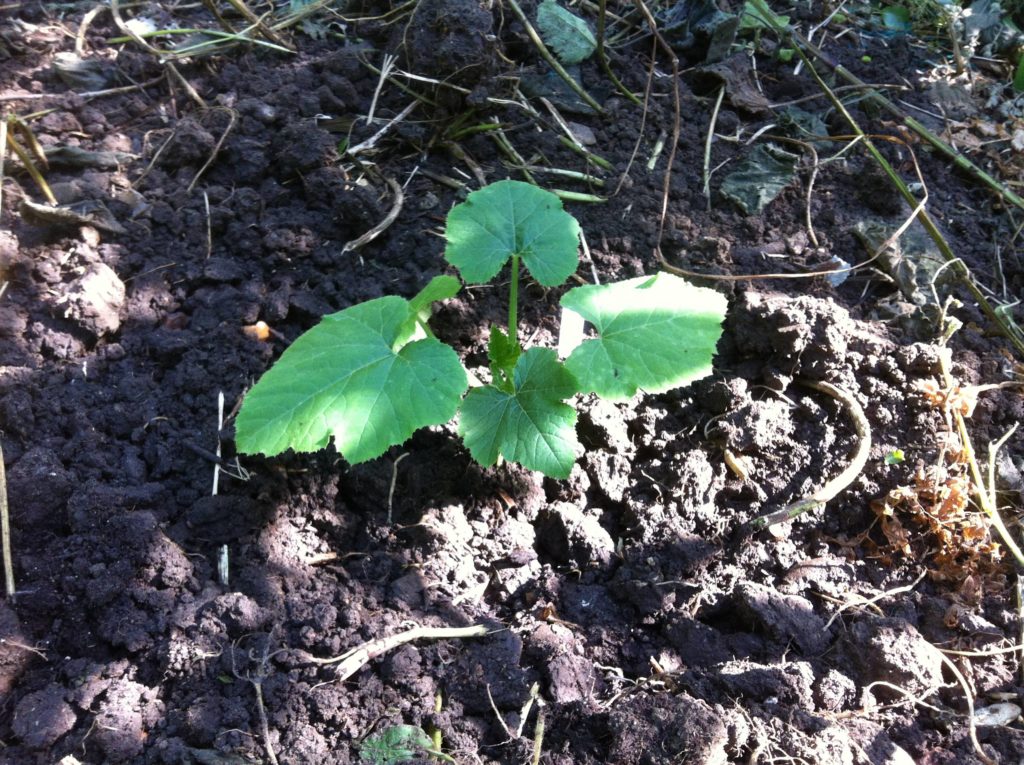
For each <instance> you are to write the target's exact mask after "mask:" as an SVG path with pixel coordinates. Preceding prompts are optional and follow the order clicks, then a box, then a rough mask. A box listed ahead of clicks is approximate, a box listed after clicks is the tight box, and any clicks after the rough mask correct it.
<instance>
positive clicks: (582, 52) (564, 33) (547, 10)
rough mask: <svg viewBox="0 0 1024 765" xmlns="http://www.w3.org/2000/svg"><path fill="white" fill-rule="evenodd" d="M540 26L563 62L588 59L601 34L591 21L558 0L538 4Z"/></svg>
mask: <svg viewBox="0 0 1024 765" xmlns="http://www.w3.org/2000/svg"><path fill="white" fill-rule="evenodd" d="M537 29H539V30H540V36H541V37H542V38H543V39H544V42H545V43H546V44H547V46H548V47H549V48H551V50H553V51H554V52H555V55H556V56H558V58H559V59H561V61H562V63H563V64H578V63H580V62H581V61H585V60H586V59H588V58H590V56H591V55H592V54H593V52H594V51H595V50H596V49H597V38H596V37H594V33H593V32H592V31H591V30H590V26H589V25H588V24H587V22H585V21H584V20H583V19H581V18H580V17H579V16H577V15H576V14H574V13H570V12H569V11H567V10H566V9H565V8H563V7H562V6H560V5H559V4H558V3H556V2H554V0H544V1H543V2H542V3H541V4H540V5H539V6H537Z"/></svg>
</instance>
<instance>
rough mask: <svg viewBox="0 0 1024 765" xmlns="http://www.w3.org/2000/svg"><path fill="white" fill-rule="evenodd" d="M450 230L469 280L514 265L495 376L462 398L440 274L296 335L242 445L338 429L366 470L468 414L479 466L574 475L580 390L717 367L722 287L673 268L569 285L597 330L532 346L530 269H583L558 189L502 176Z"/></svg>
mask: <svg viewBox="0 0 1024 765" xmlns="http://www.w3.org/2000/svg"><path fill="white" fill-rule="evenodd" d="M445 233H446V238H447V247H446V249H445V258H446V260H447V261H448V262H449V263H450V264H451V265H453V266H454V267H455V268H456V269H457V270H458V271H459V274H460V276H461V277H462V280H463V281H465V282H466V283H469V284H484V283H488V282H490V281H492V280H494V279H495V278H496V277H497V276H498V274H499V273H501V271H502V270H503V269H504V268H505V267H506V265H507V266H508V268H509V272H510V277H511V278H510V281H509V300H508V323H507V326H506V328H505V329H504V330H502V329H501V328H499V327H492V328H491V334H490V340H489V342H488V356H489V362H490V378H491V380H490V382H489V383H488V384H486V385H481V386H478V387H474V388H473V389H471V390H469V392H468V393H467V392H466V391H467V388H468V387H469V385H468V376H467V374H466V371H465V370H464V369H463V367H462V364H461V363H460V361H459V358H458V355H457V354H456V353H455V351H454V350H453V349H452V348H450V347H449V346H447V345H445V344H444V343H442V342H441V341H439V340H438V339H436V338H435V337H434V336H433V334H432V332H431V331H430V328H429V326H428V319H429V317H430V313H431V308H432V304H433V303H435V302H438V301H441V300H446V299H449V298H451V297H453V296H454V295H455V294H456V293H457V292H458V290H459V283H458V280H456V279H455V278H454V277H451V276H438V277H435V278H434V279H433V280H432V281H431V282H430V283H429V284H428V285H427V286H426V287H425V288H424V289H423V290H422V291H421V292H420V293H419V294H418V295H417V296H416V297H414V298H413V299H412V300H405V299H403V298H400V297H394V296H388V297H382V298H377V299H375V300H370V301H367V302H365V303H361V304H358V305H354V306H351V307H349V308H346V309H344V310H342V311H339V312H338V313H335V314H331V315H330V316H327V317H325V318H324V319H323V321H321V323H320V324H318V325H317V326H315V327H313V328H312V329H310V330H309V331H308V332H306V333H305V334H304V335H302V336H300V337H299V338H298V339H297V340H296V341H295V342H294V343H293V344H292V346H291V347H290V348H288V350H286V351H285V352H284V354H283V355H282V356H281V358H280V360H279V361H278V362H277V363H276V364H275V365H274V366H273V367H272V368H271V369H270V370H269V371H268V372H267V373H266V374H265V375H264V376H263V377H262V378H261V379H260V380H259V382H258V383H257V384H256V385H255V386H254V387H253V389H252V390H251V391H250V392H249V394H248V395H247V396H246V398H245V401H244V402H243V404H242V408H241V411H240V412H239V414H238V419H237V421H236V424H235V425H236V428H235V430H236V442H237V446H238V449H239V451H241V452H243V453H249V454H256V453H260V454H265V455H268V456H272V455H275V454H279V453H280V452H283V451H285V450H286V449H289V448H291V449H295V450H296V451H315V450H317V449H321V448H323V447H325V446H326V445H327V443H328V442H329V441H330V440H331V439H332V438H333V440H334V443H335V446H336V447H337V449H338V451H339V452H341V454H342V456H343V457H344V458H345V459H347V460H348V461H349V462H350V463H353V464H356V463H359V462H364V461H366V460H369V459H373V458H374V457H377V456H380V455H381V454H383V453H384V452H385V451H386V450H387V449H389V448H390V447H392V446H395V445H397V444H400V443H402V442H404V441H405V440H406V439H407V438H409V436H411V435H412V434H413V432H414V431H416V430H417V429H419V428H422V427H427V426H430V425H438V424H441V423H443V422H447V421H448V420H450V419H451V418H452V417H453V416H454V415H455V414H456V412H458V432H459V434H460V435H461V436H462V439H463V441H464V443H465V445H466V448H467V449H468V450H469V452H470V454H471V455H472V456H473V458H474V459H475V460H476V461H477V462H479V463H480V464H481V465H484V466H485V467H486V466H491V465H493V464H495V463H496V462H497V461H498V458H499V457H503V458H504V459H506V460H508V461H510V462H516V463H519V464H521V465H523V466H524V467H526V468H529V469H531V470H537V471H540V472H542V473H544V474H545V475H548V476H551V477H554V478H566V477H568V475H569V473H570V472H571V470H572V466H573V464H574V463H575V459H576V453H577V452H578V451H579V449H580V446H579V442H578V440H577V438H576V427H575V426H576V410H575V409H574V408H573V406H571V405H570V403H569V402H570V400H572V399H574V397H576V396H577V394H580V393H596V394H597V395H598V396H601V397H603V398H608V399H611V400H626V399H629V398H631V397H633V396H634V395H635V394H636V393H637V391H638V390H644V391H647V392H650V393H659V392H663V391H667V390H670V389H672V388H676V387H680V386H683V385H686V384H688V383H690V382H692V381H694V380H697V379H699V378H701V377H705V376H706V375H708V374H710V372H711V359H712V356H713V355H714V350H715V345H716V344H717V342H718V338H719V337H720V336H721V332H722V328H721V324H722V320H723V318H724V316H725V308H726V300H725V297H724V296H722V295H720V294H719V293H717V292H715V291H714V290H710V289H704V288H700V287H696V286H694V285H691V284H689V283H688V282H686V281H685V280H683V279H681V278H679V277H677V276H673V275H672V274H667V273H661V274H657V275H655V276H643V277H639V278H634V279H628V280H625V281H622V282H617V283H612V284H607V285H595V286H586V287H576V288H574V289H571V290H569V291H568V292H567V293H565V295H563V296H562V299H561V303H562V306H563V308H565V309H567V310H570V311H574V312H575V313H577V314H579V315H580V316H581V317H582V318H583V319H585V320H586V321H588V322H590V324H591V325H592V326H593V328H594V330H595V335H596V336H594V337H592V338H590V339H587V340H585V341H584V342H582V343H581V344H579V345H578V346H577V347H576V348H575V349H574V350H572V352H571V353H570V354H569V356H568V358H566V359H565V361H564V362H563V361H561V360H560V359H559V358H558V356H557V354H556V353H555V351H554V350H552V349H550V348H542V347H533V348H528V349H527V348H524V347H523V346H522V344H521V343H520V342H519V331H518V324H519V316H518V312H519V281H520V272H521V271H522V270H524V269H525V270H526V272H528V273H529V275H530V276H531V277H532V278H533V279H535V280H536V281H537V282H539V283H540V284H541V285H543V286H545V287H559V286H561V285H563V284H564V283H565V282H566V281H567V280H568V279H569V277H570V276H571V275H572V274H573V273H575V271H576V269H577V267H578V265H579V256H578V247H579V236H580V228H579V224H578V223H577V221H576V219H575V218H573V217H572V216H571V215H570V214H569V213H567V212H566V211H565V210H564V209H562V203H561V201H560V200H559V199H558V197H557V196H555V195H554V194H551V193H550V192H547V191H544V190H542V189H540V188H538V187H536V186H533V185H530V184H527V183H521V182H518V181H499V182H498V183H494V184H491V185H489V186H486V187H484V188H482V189H479V190H478V191H475V192H473V193H472V194H470V195H469V196H468V198H467V199H466V201H465V202H463V203H462V204H459V205H456V206H455V207H454V208H452V210H451V212H450V213H449V215H448V220H447V225H446V232H445Z"/></svg>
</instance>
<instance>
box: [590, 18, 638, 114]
mask: <svg viewBox="0 0 1024 765" xmlns="http://www.w3.org/2000/svg"><path fill="white" fill-rule="evenodd" d="M607 1H608V0H598V3H597V60H598V61H600V62H601V68H602V69H603V70H604V73H605V74H606V75H608V79H609V80H611V81H612V84H613V85H614V86H615V89H616V90H617V91H619V92H620V93H621V94H622V95H624V96H625V97H626V98H628V99H629V100H630V101H632V102H633V103H634V104H636V105H637V106H643V101H641V100H640V99H639V98H637V96H636V94H635V93H633V92H632V91H631V90H630V89H629V88H627V87H626V86H625V85H623V84H622V81H621V80H620V79H619V78H618V77H616V76H615V72H614V71H613V70H612V65H611V64H610V63H609V62H608V55H607V54H606V53H605V50H604V24H605V15H606V14H607V7H606V5H607Z"/></svg>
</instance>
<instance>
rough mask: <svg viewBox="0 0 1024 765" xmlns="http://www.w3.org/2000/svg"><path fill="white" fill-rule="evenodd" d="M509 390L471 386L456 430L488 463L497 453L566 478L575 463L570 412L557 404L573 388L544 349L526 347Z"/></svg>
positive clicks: (572, 382)
mask: <svg viewBox="0 0 1024 765" xmlns="http://www.w3.org/2000/svg"><path fill="white" fill-rule="evenodd" d="M514 382H515V392H514V393H509V392H507V391H503V390H499V389H498V388H496V387H494V386H493V385H485V386H484V387H482V388H474V389H473V390H471V391H470V392H469V393H468V394H467V396H466V399H465V401H463V402H462V409H461V410H460V412H459V433H460V434H461V435H462V439H463V441H465V443H466V448H468V449H469V451H470V453H471V454H472V455H473V459H475V460H476V461H477V462H479V463H480V464H481V465H483V466H485V467H488V466H490V465H493V464H494V463H495V462H496V461H497V460H498V455H499V454H500V455H502V456H504V457H505V459H507V460H509V461H511V462H518V463H519V464H520V465H522V466H523V467H526V468H529V469H530V470H539V471H540V472H542V473H544V475H547V476H551V477H552V478H567V477H568V476H569V473H570V472H571V471H572V466H573V463H574V462H575V461H576V448H577V446H578V445H579V442H578V441H577V440H576V411H575V410H574V409H573V408H572V407H571V406H567V405H566V404H563V403H562V401H563V399H566V398H569V397H570V396H572V395H574V394H575V393H576V391H577V387H576V381H575V380H574V379H573V376H572V375H571V374H569V372H568V371H567V370H566V369H565V367H564V366H563V365H562V364H561V363H560V362H559V361H558V357H557V356H556V355H555V352H554V351H553V350H551V349H550V348H531V349H530V350H528V351H527V352H526V353H524V354H523V355H522V356H521V357H520V358H519V361H518V363H517V364H516V368H515V375H514Z"/></svg>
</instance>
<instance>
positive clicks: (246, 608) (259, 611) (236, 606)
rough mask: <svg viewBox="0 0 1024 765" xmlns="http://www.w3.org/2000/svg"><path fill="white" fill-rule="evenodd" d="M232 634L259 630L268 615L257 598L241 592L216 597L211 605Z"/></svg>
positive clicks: (214, 613) (211, 609) (212, 609)
mask: <svg viewBox="0 0 1024 765" xmlns="http://www.w3.org/2000/svg"><path fill="white" fill-rule="evenodd" d="M209 613H210V614H212V615H214V616H216V617H217V619H219V620H220V622H221V623H222V624H223V625H224V627H225V628H226V629H227V631H228V634H230V635H242V634H246V633H252V632H255V631H257V630H259V629H260V628H261V627H263V625H264V624H266V623H267V620H268V616H267V612H266V610H265V609H263V608H261V607H260V606H259V604H258V603H256V601H255V600H253V599H252V598H250V597H248V596H247V595H243V594H242V593H240V592H229V593H227V594H226V595H221V596H220V597H219V598H216V599H215V600H214V601H213V602H212V603H211V604H210V606H209Z"/></svg>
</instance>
